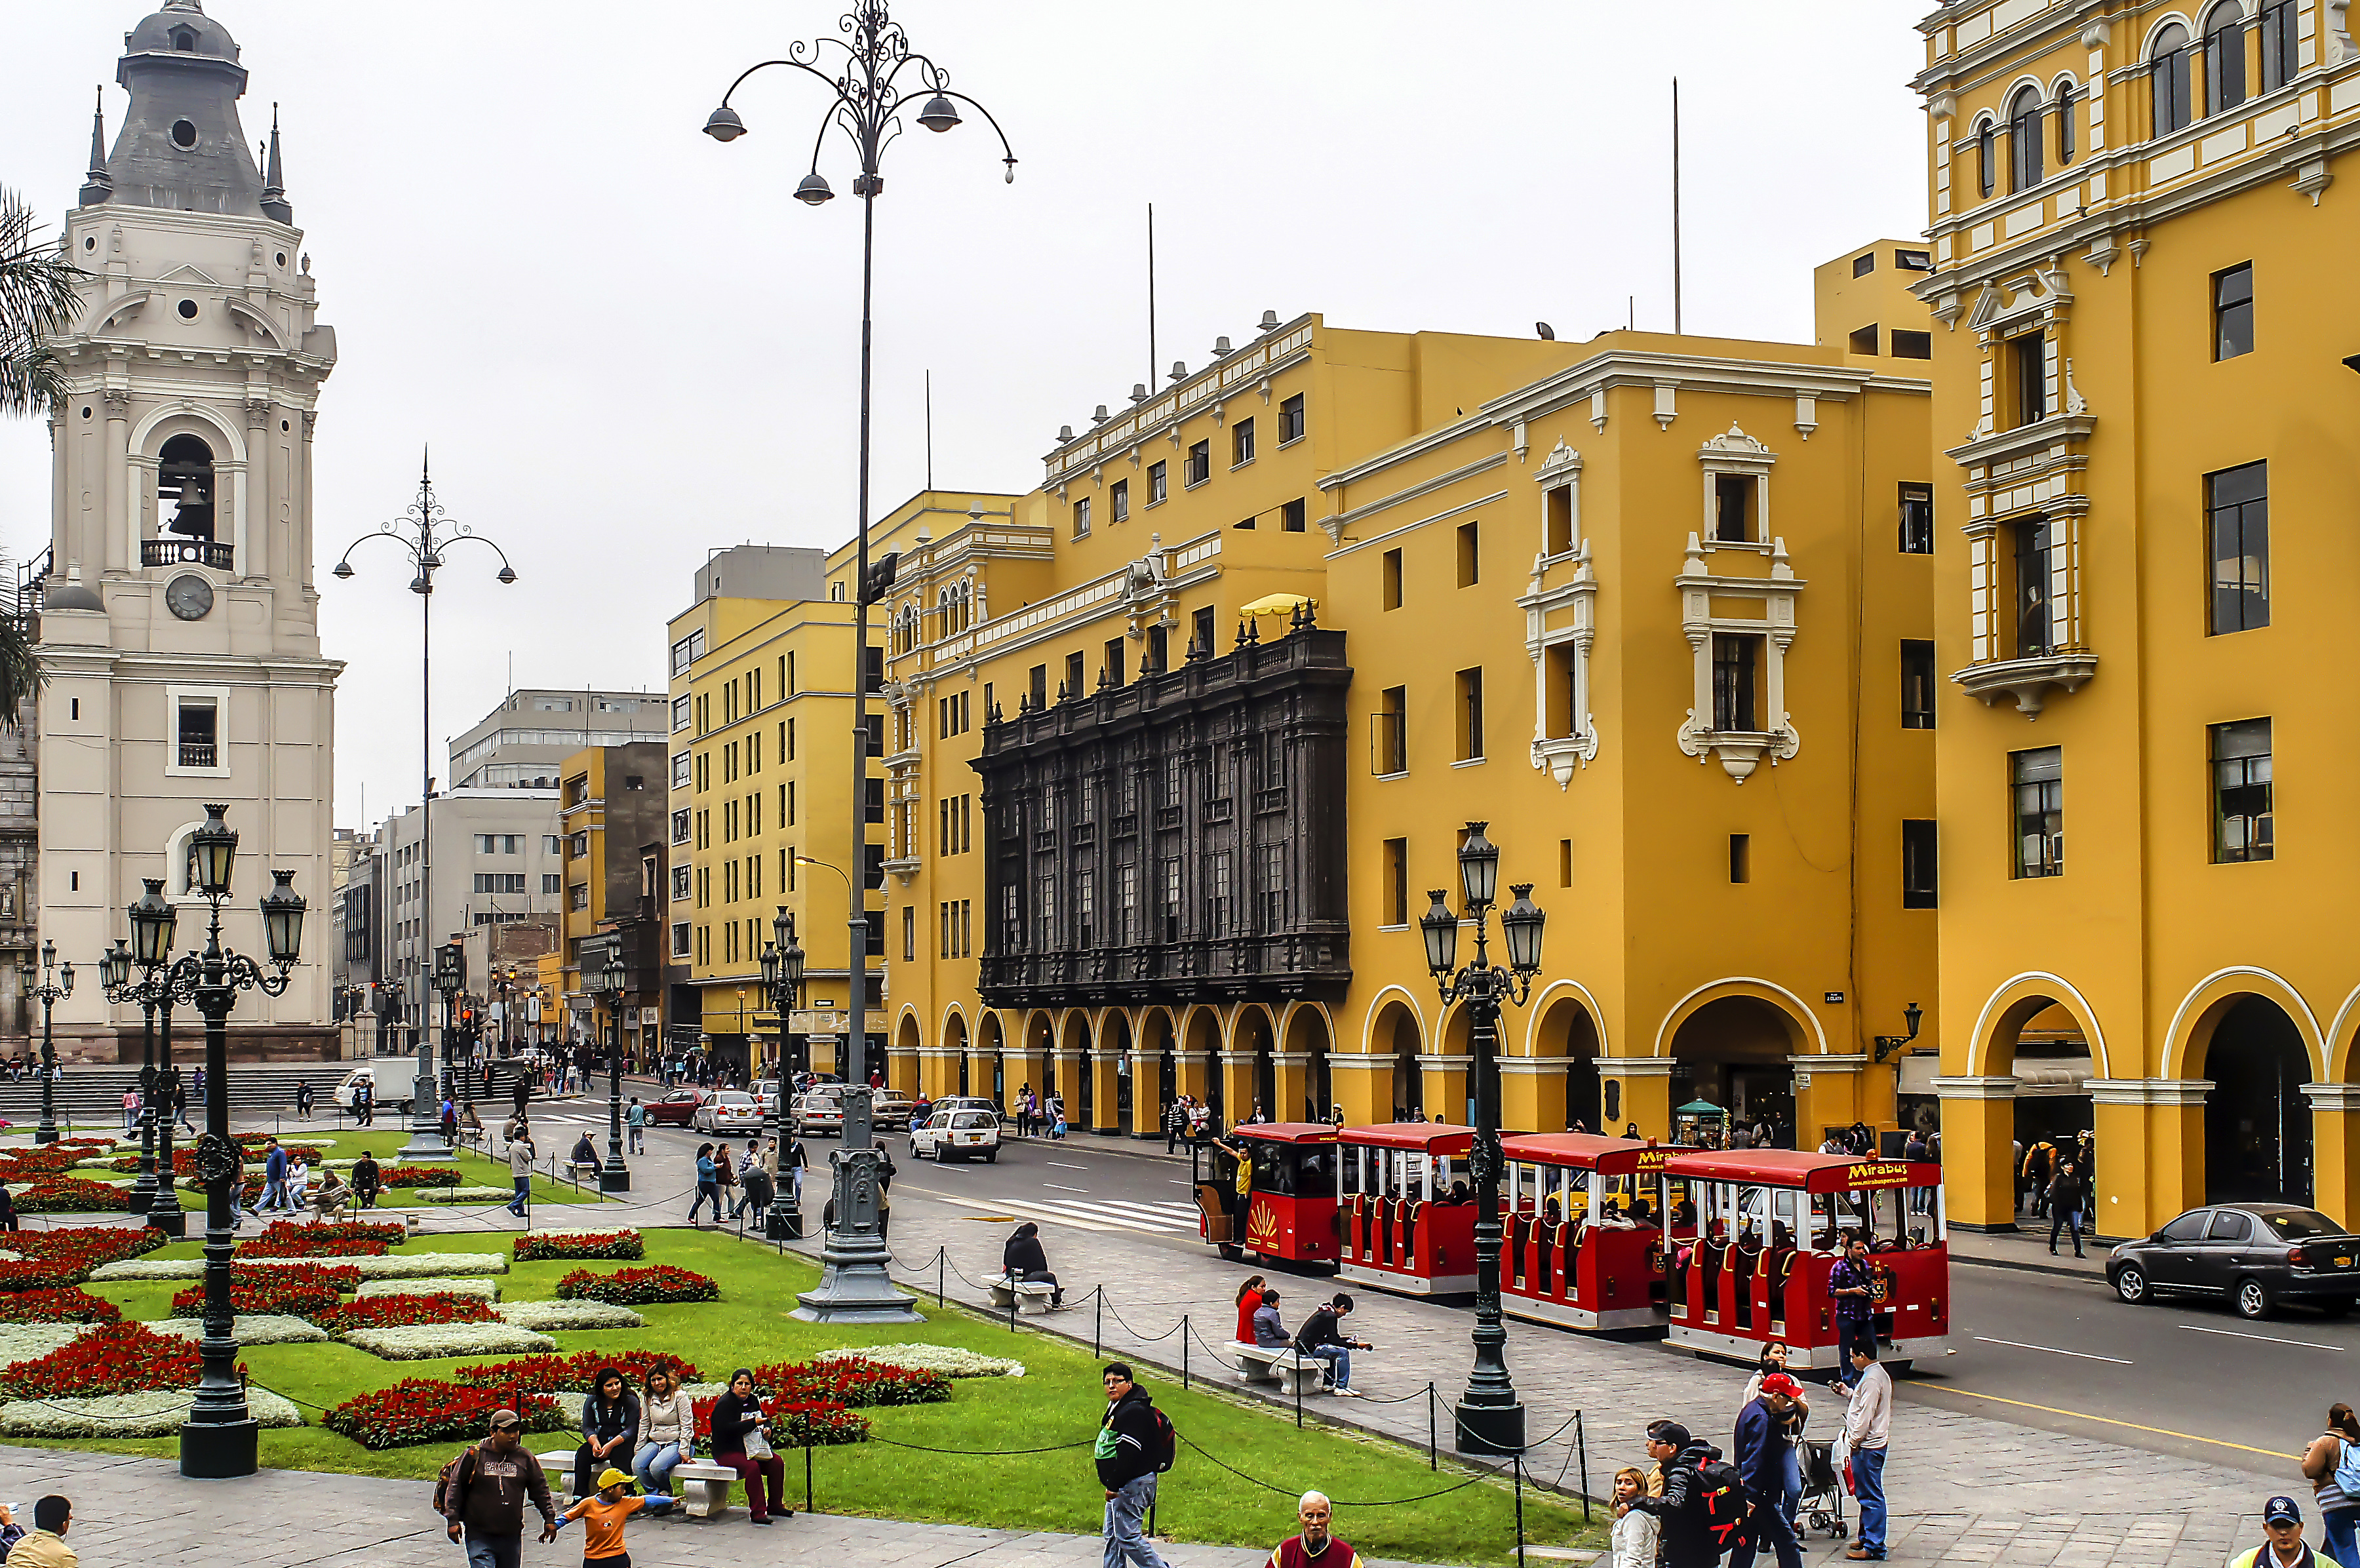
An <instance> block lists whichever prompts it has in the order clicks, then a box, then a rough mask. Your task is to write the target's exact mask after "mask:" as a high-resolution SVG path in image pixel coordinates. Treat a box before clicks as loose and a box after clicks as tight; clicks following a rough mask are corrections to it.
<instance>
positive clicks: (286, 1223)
mask: <svg viewBox="0 0 2360 1568" xmlns="http://www.w3.org/2000/svg"><path fill="white" fill-rule="evenodd" d="M409 1238H410V1227H409V1226H407V1225H400V1224H394V1225H371V1224H369V1223H368V1222H367V1221H366V1220H342V1221H338V1222H336V1223H334V1224H332V1225H301V1224H298V1223H296V1222H295V1221H292V1220H279V1221H277V1222H275V1223H274V1224H272V1225H269V1226H268V1228H267V1229H265V1230H264V1231H263V1233H262V1234H261V1235H260V1236H257V1237H256V1238H255V1239H254V1240H252V1241H248V1242H242V1243H240V1244H239V1246H238V1249H237V1251H238V1256H239V1257H241V1258H382V1257H384V1256H385V1255H386V1253H387V1252H388V1251H389V1250H390V1249H391V1248H392V1247H394V1246H395V1244H397V1243H399V1242H402V1241H406V1240H408V1239H409Z"/></svg>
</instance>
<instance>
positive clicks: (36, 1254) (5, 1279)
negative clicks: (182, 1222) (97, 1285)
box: [0, 1225, 171, 1291]
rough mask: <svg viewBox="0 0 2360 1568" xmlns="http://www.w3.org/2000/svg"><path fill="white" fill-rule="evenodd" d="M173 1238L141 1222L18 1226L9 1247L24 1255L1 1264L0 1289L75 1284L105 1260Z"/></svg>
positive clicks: (132, 1254) (56, 1287) (149, 1249)
mask: <svg viewBox="0 0 2360 1568" xmlns="http://www.w3.org/2000/svg"><path fill="white" fill-rule="evenodd" d="M170 1239H171V1238H170V1237H169V1236H166V1235H165V1234H164V1233H163V1232H162V1231H160V1230H150V1229H147V1228H146V1227H145V1226H143V1227H141V1228H139V1229H137V1230H132V1229H128V1228H126V1227H124V1226H120V1225H86V1226H77V1227H74V1228H72V1229H68V1230H48V1231H21V1232H18V1233H16V1234H14V1235H11V1236H9V1237H8V1242H7V1245H8V1250H9V1251H11V1252H16V1253H22V1254H23V1255H24V1257H23V1260H22V1261H20V1262H14V1263H0V1291H5V1290H59V1289H61V1288H63V1287H65V1286H67V1285H77V1284H80V1283H81V1282H82V1280H84V1279H88V1278H89V1277H90V1271H91V1270H92V1269H96V1268H97V1267H99V1266H100V1265H101V1264H103V1263H113V1262H115V1260H117V1259H118V1258H135V1257H137V1256H138V1255H139V1254H140V1253H143V1252H152V1251H154V1250H155V1249H156V1248H157V1247H161V1246H163V1245H164V1244H165V1243H166V1242H167V1241H169V1240H170Z"/></svg>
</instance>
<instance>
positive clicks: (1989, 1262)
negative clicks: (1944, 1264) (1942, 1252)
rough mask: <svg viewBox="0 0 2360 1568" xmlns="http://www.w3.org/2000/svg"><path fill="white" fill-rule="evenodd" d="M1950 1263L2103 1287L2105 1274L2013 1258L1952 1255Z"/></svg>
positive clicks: (1970, 1267)
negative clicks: (2006, 1270) (2046, 1275)
mask: <svg viewBox="0 0 2360 1568" xmlns="http://www.w3.org/2000/svg"><path fill="white" fill-rule="evenodd" d="M1950 1261H1951V1262H1953V1263H1956V1264H1961V1265H1962V1266H1964V1267H1966V1268H1969V1269H2012V1270H2014V1271H2016V1273H2019V1274H2052V1275H2055V1276H2056V1277H2058V1278H2059V1279H2092V1280H2095V1281H2096V1282H2097V1283H2099V1284H2101V1285H2103V1284H2104V1283H2105V1282H2106V1277H2105V1275H2104V1274H2103V1272H2100V1271H2097V1270H2093V1269H2064V1268H2060V1267H2059V1266H2058V1265H2056V1264H2054V1263H2019V1262H2017V1261H2016V1259H2014V1258H1966V1257H1962V1256H1961V1255H1960V1254H1958V1253H1955V1252H1953V1253H1952V1254H1950Z"/></svg>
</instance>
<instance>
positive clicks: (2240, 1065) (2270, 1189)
mask: <svg viewBox="0 0 2360 1568" xmlns="http://www.w3.org/2000/svg"><path fill="white" fill-rule="evenodd" d="M2203 1072H2204V1076H2205V1077H2207V1078H2209V1079H2211V1080H2212V1090H2211V1091H2210V1092H2209V1093H2207V1094H2205V1096H2204V1201H2205V1202H2206V1203H2310V1202H2311V1107H2310V1105H2308V1104H2307V1103H2305V1101H2304V1099H2303V1096H2302V1088H2301V1085H2302V1084H2303V1083H2306V1082H2307V1081H2308V1080H2309V1079H2310V1076H2311V1053H2310V1052H2309V1051H2307V1050H2306V1049H2305V1048H2304V1046H2303V1039H2302V1030H2301V1029H2300V1028H2298V1027H2297V1026H2296V1024H2295V1021H2294V1019H2292V1018H2289V1017H2288V1016H2287V1013H2286V1009H2285V1008H2283V1007H2279V1006H2278V1004H2277V1003H2276V1002H2274V1001H2272V1000H2270V999H2269V998H2268V997H2267V996H2250V995H2248V996H2240V997H2238V998H2237V999H2236V1000H2235V1001H2234V1002H2232V1003H2230V1004H2229V1005H2228V1007H2227V1010H2226V1011H2224V1012H2223V1014H2222V1015H2221V1018H2220V1021H2219V1022H2218V1023H2216V1024H2214V1025H2213V1026H2212V1039H2211V1040H2209V1041H2208V1042H2207V1043H2206V1045H2205V1048H2204V1067H2203Z"/></svg>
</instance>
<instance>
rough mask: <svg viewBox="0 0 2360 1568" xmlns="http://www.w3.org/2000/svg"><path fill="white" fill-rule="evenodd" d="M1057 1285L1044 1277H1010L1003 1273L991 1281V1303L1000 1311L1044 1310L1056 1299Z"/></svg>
mask: <svg viewBox="0 0 2360 1568" xmlns="http://www.w3.org/2000/svg"><path fill="white" fill-rule="evenodd" d="M1056 1295H1057V1287H1055V1286H1054V1285H1052V1284H1050V1283H1049V1281H1047V1280H1046V1279H1010V1278H1009V1277H1008V1276H1007V1275H1005V1274H1003V1275H1001V1276H1000V1278H999V1279H994V1280H993V1281H992V1282H991V1304H992V1305H993V1306H994V1307H997V1308H998V1309H999V1310H1000V1311H1001V1312H1006V1311H1007V1310H1008V1309H1009V1308H1011V1307H1015V1308H1017V1309H1018V1310H1019V1311H1021V1312H1047V1311H1048V1310H1049V1303H1050V1302H1051V1301H1054V1300H1055V1299H1056Z"/></svg>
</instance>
